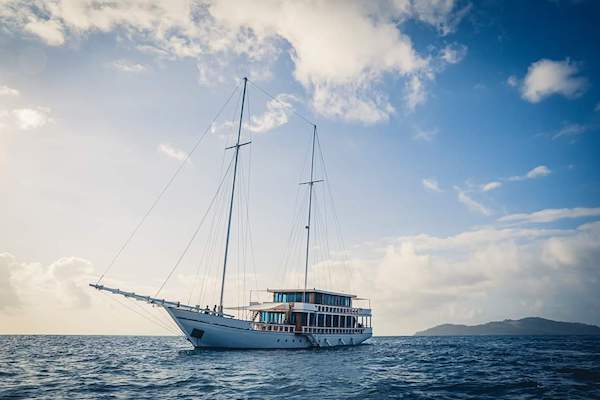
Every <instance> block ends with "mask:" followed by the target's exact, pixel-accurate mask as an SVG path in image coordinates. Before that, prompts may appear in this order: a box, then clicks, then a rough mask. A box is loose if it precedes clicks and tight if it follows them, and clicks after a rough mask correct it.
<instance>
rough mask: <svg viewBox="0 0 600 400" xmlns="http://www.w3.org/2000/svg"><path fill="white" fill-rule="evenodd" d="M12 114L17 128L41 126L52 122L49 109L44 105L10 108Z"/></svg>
mask: <svg viewBox="0 0 600 400" xmlns="http://www.w3.org/2000/svg"><path fill="white" fill-rule="evenodd" d="M12 115H13V118H14V122H15V124H16V126H17V128H18V129H20V130H24V131H27V130H31V129H37V128H41V127H43V126H44V125H46V124H48V123H50V122H53V120H52V118H51V117H50V109H49V108H45V107H38V108H35V109H34V108H20V109H16V110H12Z"/></svg>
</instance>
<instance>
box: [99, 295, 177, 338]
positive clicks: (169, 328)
mask: <svg viewBox="0 0 600 400" xmlns="http://www.w3.org/2000/svg"><path fill="white" fill-rule="evenodd" d="M103 294H104V295H106V296H107V297H108V298H109V299H110V300H112V301H114V302H116V303H118V304H119V305H121V306H122V307H125V308H126V309H128V310H129V311H131V312H133V313H135V314H137V315H139V316H140V317H142V318H144V319H145V320H147V321H149V322H151V323H153V324H154V325H156V326H159V327H160V328H162V329H166V330H167V331H169V332H170V333H175V335H177V336H181V333H180V332H179V331H177V332H174V331H173V328H171V327H170V326H166V325H163V324H162V323H160V322H158V321H154V320H152V319H150V318H148V317H147V316H146V315H144V314H142V313H140V312H139V311H137V310H135V309H133V308H131V307H130V306H129V305H128V304H126V303H123V302H121V301H119V299H117V298H116V297H112V295H111V294H109V293H104V292H103Z"/></svg>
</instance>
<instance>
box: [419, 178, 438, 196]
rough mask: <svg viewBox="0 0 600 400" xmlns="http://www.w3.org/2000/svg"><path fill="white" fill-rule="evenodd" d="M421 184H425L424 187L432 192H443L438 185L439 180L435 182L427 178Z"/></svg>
mask: <svg viewBox="0 0 600 400" xmlns="http://www.w3.org/2000/svg"><path fill="white" fill-rule="evenodd" d="M421 183H422V184H423V187H424V188H425V189H427V190H431V191H432V192H438V193H441V192H443V190H442V189H441V188H440V185H439V184H438V182H437V180H435V179H433V178H425V179H423V180H422V181H421Z"/></svg>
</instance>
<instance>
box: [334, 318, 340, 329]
mask: <svg viewBox="0 0 600 400" xmlns="http://www.w3.org/2000/svg"><path fill="white" fill-rule="evenodd" d="M339 323H340V317H339V316H338V315H334V316H333V326H334V327H336V328H337V327H338V326H340V325H339Z"/></svg>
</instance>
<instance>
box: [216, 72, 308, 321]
mask: <svg viewBox="0 0 600 400" xmlns="http://www.w3.org/2000/svg"><path fill="white" fill-rule="evenodd" d="M247 84H248V78H244V91H243V93H242V108H241V110H240V124H239V126H238V134H237V141H236V143H235V145H233V146H230V147H227V148H226V149H233V148H235V158H234V163H233V182H232V184H231V199H230V201H229V218H228V221H227V237H226V239H225V255H224V257H223V277H222V278H221V296H220V298H219V314H223V292H224V289H225V273H226V271H227V254H228V252H229V236H230V235H231V217H232V215H233V200H234V197H235V180H236V177H237V166H238V156H239V154H240V147H242V146H245V145H247V144H250V143H251V142H245V143H240V136H241V134H242V121H243V117H244V101H245V100H246V86H247ZM313 147H314V144H313ZM313 157H314V148H313Z"/></svg>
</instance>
